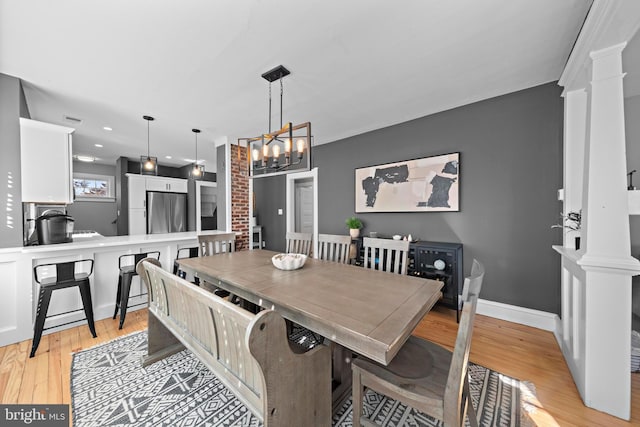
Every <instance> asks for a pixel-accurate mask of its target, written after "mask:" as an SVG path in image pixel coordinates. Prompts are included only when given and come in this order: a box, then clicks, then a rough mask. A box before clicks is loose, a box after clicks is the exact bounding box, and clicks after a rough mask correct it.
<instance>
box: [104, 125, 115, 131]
mask: <svg viewBox="0 0 640 427" xmlns="http://www.w3.org/2000/svg"><path fill="white" fill-rule="evenodd" d="M102 129H104V130H108V131H112V130H113V129H111V128H110V127H109V126H105V127H103V128H102Z"/></svg>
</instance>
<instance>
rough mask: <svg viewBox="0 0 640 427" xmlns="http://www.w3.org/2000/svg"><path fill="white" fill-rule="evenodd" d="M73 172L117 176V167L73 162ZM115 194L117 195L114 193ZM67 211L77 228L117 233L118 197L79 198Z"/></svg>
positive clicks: (111, 234)
mask: <svg viewBox="0 0 640 427" xmlns="http://www.w3.org/2000/svg"><path fill="white" fill-rule="evenodd" d="M73 172H74V173H75V172H79V173H90V174H95V175H106V176H112V177H114V178H115V175H116V167H115V166H109V165H99V164H95V163H83V162H73ZM114 185H115V180H114ZM114 196H115V195H114ZM67 213H68V214H69V215H71V216H72V217H73V219H74V220H75V222H74V228H75V229H76V230H94V231H97V232H98V233H100V234H102V235H103V236H115V235H117V231H118V230H117V226H116V224H115V222H114V221H115V220H116V217H117V204H116V199H115V198H114V199H113V200H97V201H95V200H79V199H76V200H75V201H74V202H73V203H72V204H71V205H68V206H67Z"/></svg>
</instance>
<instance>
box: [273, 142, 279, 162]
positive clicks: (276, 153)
mask: <svg viewBox="0 0 640 427" xmlns="http://www.w3.org/2000/svg"><path fill="white" fill-rule="evenodd" d="M278 157H280V146H279V145H277V144H276V145H274V146H273V158H274V159H277V158H278Z"/></svg>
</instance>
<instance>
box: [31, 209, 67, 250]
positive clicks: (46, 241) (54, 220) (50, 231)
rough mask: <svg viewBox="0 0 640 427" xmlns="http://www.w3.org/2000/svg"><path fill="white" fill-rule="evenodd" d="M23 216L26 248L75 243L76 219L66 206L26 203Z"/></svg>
mask: <svg viewBox="0 0 640 427" xmlns="http://www.w3.org/2000/svg"><path fill="white" fill-rule="evenodd" d="M23 216H24V236H23V239H24V244H25V246H31V245H50V244H54V243H69V242H72V241H73V228H74V219H73V218H72V217H71V216H69V215H67V213H66V206H65V205H40V204H36V203H25V204H24V212H23Z"/></svg>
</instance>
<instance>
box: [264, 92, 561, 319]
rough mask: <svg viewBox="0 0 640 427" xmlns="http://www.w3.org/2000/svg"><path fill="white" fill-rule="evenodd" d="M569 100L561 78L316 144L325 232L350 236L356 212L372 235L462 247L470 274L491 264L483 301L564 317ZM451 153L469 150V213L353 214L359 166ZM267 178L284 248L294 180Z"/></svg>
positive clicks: (465, 173) (463, 180) (269, 213)
mask: <svg viewBox="0 0 640 427" xmlns="http://www.w3.org/2000/svg"><path fill="white" fill-rule="evenodd" d="M560 94H561V88H560V87H559V86H558V85H557V84H556V83H555V82H552V83H548V84H545V85H541V86H537V87H534V88H530V89H527V90H523V91H519V92H514V93H511V94H507V95H504V96H500V97H497V98H492V99H489V100H485V101H481V102H477V103H473V104H469V105H465V106H463V107H459V108H455V109H452V110H448V111H444V112H441V113H438V114H434V115H431V116H427V117H423V118H420V119H416V120H412V121H409V122H405V123H402V124H398V125H395V126H390V127H387V128H383V129H379V130H376V131H372V132H368V133H365V134H362V135H357V136H354V137H351V138H346V139H343V140H340V141H336V142H333V143H329V144H323V145H320V146H318V147H315V148H314V153H313V155H314V162H313V166H316V167H318V214H319V224H318V226H319V232H320V233H333V234H347V233H348V231H347V228H346V226H345V219H346V218H348V217H350V216H352V215H356V216H358V217H359V218H361V219H362V221H363V222H364V226H365V227H364V229H363V233H364V234H365V235H367V234H368V233H369V232H370V231H376V232H378V233H379V235H381V236H391V235H393V234H402V235H407V234H412V236H413V237H415V238H419V239H421V240H427V241H435V242H461V243H462V244H463V245H464V273H465V274H469V272H470V268H471V262H472V260H473V258H477V259H478V260H480V261H482V262H483V263H484V264H485V267H486V271H487V273H486V276H485V282H484V285H483V288H482V294H481V298H483V299H487V300H491V301H497V302H501V303H505V304H512V305H516V306H520V307H528V308H531V309H536V310H542V311H545V312H551V313H559V312H560V257H559V255H558V254H557V253H556V252H555V251H553V250H552V249H551V246H552V245H554V244H560V243H561V241H562V235H561V233H562V231H561V230H559V229H552V228H551V227H550V226H551V225H552V224H555V223H556V222H557V221H558V217H559V213H560V211H561V209H562V205H561V203H560V202H558V201H557V199H556V195H557V190H558V189H559V188H562V123H563V122H562V120H563V103H562V98H561V97H560ZM428 102H429V101H428V99H427V100H425V103H428ZM390 108H392V106H390ZM311 120H312V121H313V118H311ZM451 152H459V153H460V212H446V213H444V212H441V213H438V212H433V213H368V214H355V213H354V211H355V208H354V195H355V191H356V190H355V182H354V170H355V168H359V167H364V166H372V165H378V164H383V163H388V162H395V161H402V160H408V159H415V158H421V157H428V156H434V155H439V154H445V153H451ZM260 181H261V180H259V179H254V188H257V189H258V191H259V192H261V193H262V194H257V197H256V202H257V205H258V210H259V214H258V215H259V222H260V223H261V224H262V225H263V226H264V233H265V236H267V237H266V238H265V240H266V242H267V248H269V249H274V250H282V248H283V246H280V244H279V242H283V241H284V237H283V235H284V226H283V225H282V224H283V222H284V218H285V216H284V215H283V216H278V215H277V214H276V215H274V214H273V210H274V208H275V209H276V210H277V208H278V207H283V208H284V201H282V200H280V198H284V197H285V196H284V192H285V184H284V182H285V181H284V178H283V179H282V180H274V181H265V182H263V183H262V184H264V185H260V184H258V183H259V182H260ZM274 203H275V204H282V206H277V207H276V206H273V205H272V204H274ZM270 231H272V232H273V233H275V234H277V236H271V235H270ZM389 285H390V287H392V286H393V284H392V283H390V284H389Z"/></svg>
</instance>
